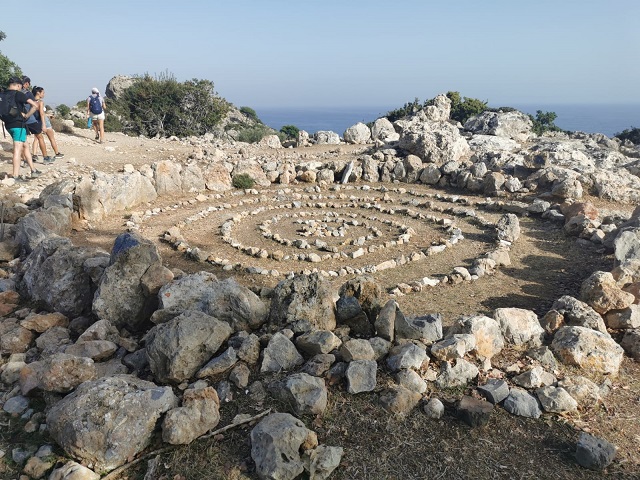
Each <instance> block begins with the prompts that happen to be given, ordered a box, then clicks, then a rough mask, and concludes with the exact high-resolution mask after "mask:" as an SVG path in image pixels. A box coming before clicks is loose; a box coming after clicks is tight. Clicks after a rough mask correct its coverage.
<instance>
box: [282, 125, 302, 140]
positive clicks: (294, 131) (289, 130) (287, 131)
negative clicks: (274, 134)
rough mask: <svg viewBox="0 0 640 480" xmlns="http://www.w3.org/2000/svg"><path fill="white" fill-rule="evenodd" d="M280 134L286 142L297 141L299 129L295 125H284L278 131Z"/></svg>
mask: <svg viewBox="0 0 640 480" xmlns="http://www.w3.org/2000/svg"><path fill="white" fill-rule="evenodd" d="M280 133H282V134H283V135H284V136H285V138H286V139H287V140H297V138H298V133H300V129H299V128H298V127H296V126H295V125H285V126H283V127H282V128H281V129H280Z"/></svg>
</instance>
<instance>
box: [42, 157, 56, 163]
mask: <svg viewBox="0 0 640 480" xmlns="http://www.w3.org/2000/svg"><path fill="white" fill-rule="evenodd" d="M55 161H56V159H55V158H54V157H44V158H43V159H42V163H53V162H55Z"/></svg>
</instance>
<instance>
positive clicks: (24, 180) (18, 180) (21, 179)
mask: <svg viewBox="0 0 640 480" xmlns="http://www.w3.org/2000/svg"><path fill="white" fill-rule="evenodd" d="M13 178H14V180H15V181H16V183H27V182H28V181H29V178H27V177H25V176H24V175H18V176H17V177H13Z"/></svg>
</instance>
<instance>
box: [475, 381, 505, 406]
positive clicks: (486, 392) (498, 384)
mask: <svg viewBox="0 0 640 480" xmlns="http://www.w3.org/2000/svg"><path fill="white" fill-rule="evenodd" d="M477 390H478V392H479V393H480V394H481V395H482V396H483V397H484V398H486V399H487V400H488V401H490V402H491V403H493V404H494V405H497V404H498V403H500V402H502V401H503V400H504V399H505V398H507V397H508V396H509V385H508V384H507V382H505V381H504V380H500V379H497V378H492V379H490V380H488V381H487V383H485V384H484V385H481V386H479V387H478V389H477Z"/></svg>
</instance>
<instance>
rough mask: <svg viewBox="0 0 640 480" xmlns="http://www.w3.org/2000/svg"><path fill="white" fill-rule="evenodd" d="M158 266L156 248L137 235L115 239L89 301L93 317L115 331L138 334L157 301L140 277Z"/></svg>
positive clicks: (159, 261) (158, 259)
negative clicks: (103, 321)
mask: <svg viewBox="0 0 640 480" xmlns="http://www.w3.org/2000/svg"><path fill="white" fill-rule="evenodd" d="M157 266H162V259H161V258H160V254H159V253H158V248H157V247H156V245H155V244H154V243H153V242H151V241H149V240H147V239H145V238H142V237H141V236H139V235H137V234H132V233H123V234H121V235H119V236H118V238H116V241H115V242H114V244H113V249H112V251H111V258H110V262H109V266H108V267H107V268H106V269H105V270H104V274H103V275H102V278H101V280H100V284H99V286H98V290H97V291H96V293H95V297H94V300H93V313H94V314H95V315H96V316H97V317H98V318H100V319H105V320H109V321H110V322H111V323H112V324H113V325H115V326H116V327H118V328H122V327H126V328H127V329H128V330H130V331H132V330H141V329H142V328H143V327H144V326H145V323H146V322H147V320H148V319H149V317H150V316H151V313H153V311H154V310H155V309H156V308H157V298H156V297H155V295H151V292H149V291H147V290H146V289H145V288H144V282H143V277H144V275H145V273H146V272H147V271H148V270H149V269H152V268H154V267H157Z"/></svg>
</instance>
